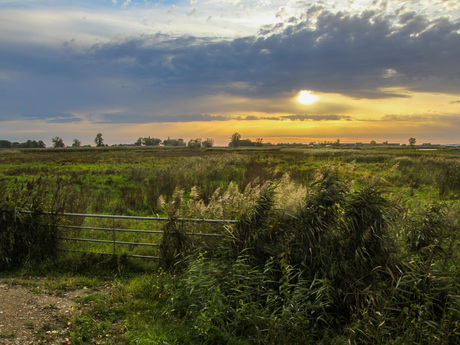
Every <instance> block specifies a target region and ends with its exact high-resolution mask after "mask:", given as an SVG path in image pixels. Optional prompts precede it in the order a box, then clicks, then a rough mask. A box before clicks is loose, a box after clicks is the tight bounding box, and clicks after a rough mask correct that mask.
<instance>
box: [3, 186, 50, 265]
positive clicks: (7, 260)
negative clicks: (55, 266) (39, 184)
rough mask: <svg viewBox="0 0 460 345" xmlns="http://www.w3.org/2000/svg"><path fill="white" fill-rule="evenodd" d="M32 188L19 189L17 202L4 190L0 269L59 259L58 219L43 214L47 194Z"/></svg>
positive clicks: (21, 187) (17, 190) (16, 191)
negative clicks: (57, 252) (57, 255)
mask: <svg viewBox="0 0 460 345" xmlns="http://www.w3.org/2000/svg"><path fill="white" fill-rule="evenodd" d="M29 187H32V188H27V187H23V186H18V187H17V189H16V190H15V191H13V194H14V198H15V199H14V200H11V197H10V194H8V193H7V190H6V188H5V187H4V186H1V187H0V192H1V199H0V269H8V268H12V267H17V266H19V265H22V264H25V263H38V262H41V261H43V260H46V259H50V258H54V257H55V256H56V250H57V226H56V217H49V216H47V215H45V214H43V213H42V205H43V203H44V199H42V198H43V197H44V195H45V193H44V192H43V190H42V189H41V188H37V189H34V188H33V186H29Z"/></svg>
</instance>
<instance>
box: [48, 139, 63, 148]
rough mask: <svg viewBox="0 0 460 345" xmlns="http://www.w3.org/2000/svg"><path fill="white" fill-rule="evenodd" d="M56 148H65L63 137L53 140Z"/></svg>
mask: <svg viewBox="0 0 460 345" xmlns="http://www.w3.org/2000/svg"><path fill="white" fill-rule="evenodd" d="M51 142H52V143H53V147H54V148H58V147H65V144H64V140H62V138H61V137H54V138H53V139H51Z"/></svg>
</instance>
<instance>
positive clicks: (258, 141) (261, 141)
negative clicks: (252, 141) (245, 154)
mask: <svg viewBox="0 0 460 345" xmlns="http://www.w3.org/2000/svg"><path fill="white" fill-rule="evenodd" d="M256 146H257V147H262V146H264V138H257V139H256Z"/></svg>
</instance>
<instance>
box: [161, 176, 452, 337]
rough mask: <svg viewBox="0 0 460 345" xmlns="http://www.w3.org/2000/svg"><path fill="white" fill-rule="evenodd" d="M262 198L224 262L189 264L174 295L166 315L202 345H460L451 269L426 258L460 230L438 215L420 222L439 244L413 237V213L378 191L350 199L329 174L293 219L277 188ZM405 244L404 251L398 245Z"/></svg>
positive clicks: (220, 258)
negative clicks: (231, 344)
mask: <svg viewBox="0 0 460 345" xmlns="http://www.w3.org/2000/svg"><path fill="white" fill-rule="evenodd" d="M278 186H279V185H278ZM259 188H260V193H259V196H258V200H257V202H256V204H255V205H254V207H253V208H252V209H251V210H250V211H249V212H248V213H247V214H245V215H244V216H243V217H242V218H241V220H240V222H239V223H238V224H237V225H236V226H235V227H233V228H232V230H231V232H230V236H229V238H228V240H226V241H224V242H223V244H222V246H221V248H220V251H219V252H218V253H216V252H214V253H212V255H209V254H204V253H203V252H198V253H197V254H192V255H190V256H189V257H188V258H187V260H186V261H185V262H186V266H184V267H183V269H184V271H183V273H182V274H181V275H179V280H178V282H177V286H176V287H175V289H174V290H173V291H172V298H171V300H170V304H169V306H168V315H169V317H170V318H171V319H173V320H174V319H176V318H177V319H181V320H187V322H190V323H191V324H192V329H194V332H193V337H195V338H194V339H195V341H196V342H203V343H209V344H211V343H212V344H217V343H222V344H223V343H225V342H226V341H228V339H232V341H237V339H239V337H243V338H244V339H248V340H249V342H250V343H253V344H293V343H294V344H309V343H311V344H317V343H324V344H329V343H345V339H348V341H350V342H351V343H353V344H370V343H379V344H388V343H397V342H399V343H405V344H425V343H426V344H428V343H440V344H441V343H443V344H447V343H452V344H454V343H456V342H458V341H459V340H460V328H459V326H460V322H459V321H458V320H460V319H459V317H460V307H459V305H458V296H457V289H458V288H459V281H458V279H457V278H455V276H453V275H452V274H451V273H449V272H448V271H442V270H440V268H442V267H445V265H444V266H443V265H440V266H439V267H436V265H433V263H434V262H435V261H436V258H435V257H434V256H432V255H431V254H434V252H435V251H434V249H433V250H431V249H430V250H429V252H428V254H429V255H428V256H427V255H426V253H425V252H424V250H421V248H425V249H426V248H427V247H430V246H432V244H433V243H432V242H433V241H438V242H436V243H437V244H436V245H438V244H439V246H440V248H442V250H447V249H449V246H448V245H447V243H440V242H439V241H441V242H442V240H441V238H442V236H441V237H439V235H441V232H442V233H444V234H448V233H449V234H452V233H454V232H455V231H456V230H457V229H458V224H457V223H455V222H450V221H446V218H445V217H444V216H442V212H441V213H439V212H436V211H434V210H433V212H431V215H430V214H429V215H427V217H426V221H423V222H422V223H423V224H425V225H426V226H427V228H430V229H431V230H432V231H435V233H436V234H431V233H429V231H428V230H423V229H422V230H421V232H420V234H418V235H415V234H414V231H415V230H414V229H415V228H414V226H412V227H410V226H409V225H408V224H409V223H408V222H407V220H406V217H407V216H406V214H407V212H405V210H404V208H403V207H402V205H395V204H393V203H391V202H390V201H389V200H388V199H387V198H386V197H385V195H384V191H383V190H381V186H380V185H378V184H377V185H376V184H367V185H365V184H359V187H356V189H352V188H351V186H350V185H349V184H345V183H344V182H343V180H342V177H341V176H340V171H338V170H336V169H331V168H327V169H325V170H323V171H322V173H321V174H320V175H319V176H318V177H317V180H316V181H315V182H314V183H312V184H311V185H310V186H309V188H308V190H307V194H306V196H305V200H304V201H303V203H302V202H299V204H301V205H303V206H302V207H301V208H298V210H297V212H294V213H293V212H290V213H287V212H285V211H284V210H283V209H282V208H280V207H279V205H277V204H276V194H277V193H281V194H282V193H283V191H282V190H279V189H277V185H276V184H270V183H268V184H264V185H263V186H260V187H259ZM435 214H439V215H440V216H439V217H437V218H434V219H433V217H434V215H435ZM433 222H434V223H433ZM403 224H406V225H403ZM430 224H431V225H430ZM433 224H438V225H439V226H438V227H433ZM401 231H402V233H401ZM396 235H397V236H396ZM401 237H406V238H407V242H402V241H397V238H401ZM421 241H424V242H423V243H421ZM406 245H407V246H406ZM440 250H441V249H440ZM450 252H451V254H453V248H450ZM427 262H429V263H430V264H427ZM451 262H452V261H451ZM443 264H445V263H443Z"/></svg>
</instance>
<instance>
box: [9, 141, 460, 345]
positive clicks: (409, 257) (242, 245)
mask: <svg viewBox="0 0 460 345" xmlns="http://www.w3.org/2000/svg"><path fill="white" fill-rule="evenodd" d="M0 193H1V195H0V206H1V207H0V208H1V209H2V210H3V211H2V220H1V222H0V227H1V232H2V233H1V238H0V248H1V252H0V268H1V269H2V272H3V273H2V274H3V275H10V276H11V275H13V276H14V275H18V276H25V275H30V274H32V272H34V273H33V274H36V275H47V276H48V277H54V278H53V279H52V281H54V283H50V285H49V291H50V292H55V291H58V290H59V291H61V293H64V292H65V291H66V290H70V289H73V288H77V287H80V285H81V284H86V285H87V284H91V285H92V286H110V287H111V288H110V291H111V292H110V293H109V294H98V293H95V294H91V295H88V296H87V297H86V298H84V299H81V300H79V306H80V309H79V310H78V313H76V315H75V317H74V320H73V321H72V326H71V327H70V329H69V330H68V336H69V337H70V338H71V339H72V343H74V344H89V343H101V344H120V343H126V344H184V343H187V344H457V343H459V341H460V306H459V299H458V295H459V292H460V290H459V289H460V278H459V277H460V276H459V270H458V265H459V264H460V257H459V255H460V252H459V249H460V248H459V244H460V242H459V241H460V239H459V232H458V231H459V226H460V223H459V211H458V207H459V196H460V150H459V149H454V148H439V149H438V150H435V151H422V150H417V149H415V148H410V147H404V148H403V147H397V148H393V147H340V146H339V147H329V148H282V147H276V148H270V149H267V148H252V149H236V150H230V149H225V148H212V149H206V150H204V149H172V148H162V147H159V148H144V147H142V148H139V147H132V148H120V149H118V148H82V149H42V150H33V149H29V150H11V149H10V150H3V151H0ZM18 209H26V210H31V211H32V213H31V214H27V215H24V214H19V213H17V212H16V210H18ZM40 211H50V212H78V213H98V214H116V215H136V216H161V217H167V218H169V219H170V221H168V222H166V223H163V224H156V225H150V224H147V223H145V222H144V223H143V222H140V223H139V222H137V223H136V222H134V221H126V222H124V223H123V224H121V223H120V224H117V226H120V227H123V228H125V227H126V228H149V229H160V228H161V229H163V230H164V231H165V233H164V236H162V237H160V236H158V235H155V236H154V237H155V238H147V237H144V238H141V239H139V238H133V237H132V236H131V235H129V234H127V235H125V237H122V238H120V239H121V240H123V241H144V240H145V241H159V243H160V244H161V245H160V247H159V251H158V252H157V253H158V254H159V255H161V256H162V260H160V261H159V262H158V263H151V262H149V263H146V262H136V261H133V260H130V259H128V258H126V257H124V256H123V255H119V256H116V257H112V256H95V255H83V256H82V255H78V254H69V255H64V254H62V253H61V252H57V251H55V249H57V248H58V247H60V246H62V243H59V241H57V240H56V237H58V236H61V231H62V230H60V229H59V228H58V227H57V225H56V223H55V222H54V221H53V220H52V219H51V218H49V217H48V218H46V217H45V216H43V215H41V214H40ZM177 218H203V219H235V220H238V221H239V222H238V223H237V224H234V225H226V226H216V225H203V224H191V225H184V224H182V223H181V222H178V221H176V219H177ZM104 222H107V221H104V220H91V219H88V218H86V219H81V220H73V221H72V222H70V223H71V224H78V225H83V226H92V227H110V226H112V224H107V223H104ZM70 223H69V224H70ZM50 229H51V230H50ZM189 232H212V233H217V234H223V235H225V237H224V239H220V240H213V241H211V242H206V241H202V240H197V239H195V238H193V237H191V236H189V235H187V233H189ZM79 235H81V234H79ZM85 235H90V236H94V237H95V238H100V236H102V235H101V234H99V233H95V232H91V231H89V230H88V231H87V233H86V234H85ZM78 246H80V247H81V248H82V247H84V246H86V245H85V244H82V243H80V244H78ZM78 246H77V247H73V248H78ZM94 250H95V251H104V252H107V253H110V250H111V249H110V246H109V247H107V248H105V247H104V246H103V245H100V246H98V247H96V248H95V249H94ZM134 251H135V249H134V248H130V247H127V248H126V253H130V252H133V253H134ZM57 253H59V254H57ZM139 253H140V252H139ZM148 253H151V252H149V251H145V250H144V251H142V254H144V255H146V254H148ZM82 282H83V283H82ZM62 291H64V292H62Z"/></svg>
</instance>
